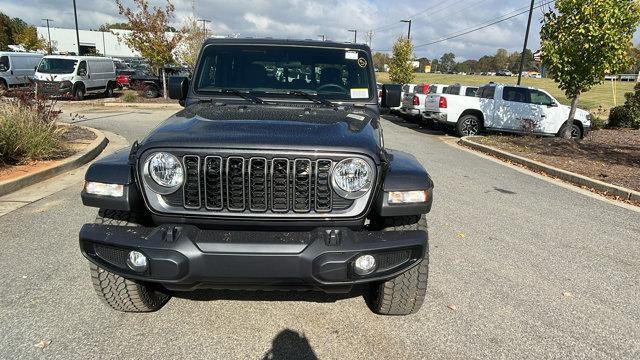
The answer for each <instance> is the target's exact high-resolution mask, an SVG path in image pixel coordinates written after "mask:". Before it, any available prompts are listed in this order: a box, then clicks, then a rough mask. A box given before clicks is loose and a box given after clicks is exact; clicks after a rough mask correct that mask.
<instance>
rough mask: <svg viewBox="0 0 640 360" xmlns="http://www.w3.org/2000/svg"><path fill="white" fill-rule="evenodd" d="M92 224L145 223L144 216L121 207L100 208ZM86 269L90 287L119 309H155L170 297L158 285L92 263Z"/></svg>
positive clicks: (127, 224)
mask: <svg viewBox="0 0 640 360" xmlns="http://www.w3.org/2000/svg"><path fill="white" fill-rule="evenodd" d="M95 223H96V224H102V225H117V226H130V227H136V226H140V224H141V223H144V215H143V214H140V213H134V212H129V211H122V210H110V209H100V210H99V211H98V216H97V217H96V220H95ZM89 271H90V272H91V280H92V282H93V288H94V289H95V291H96V293H97V294H98V296H99V297H100V298H101V299H102V300H103V301H104V302H105V303H107V305H109V306H110V307H112V308H113V309H115V310H118V311H124V312H149V311H156V310H158V309H160V308H161V307H162V306H163V305H164V304H165V303H166V302H167V301H169V299H170V298H171V296H170V295H168V294H166V293H164V292H163V289H162V288H161V287H160V286H158V285H154V284H150V283H143V282H140V281H137V280H129V279H126V278H124V277H122V276H120V275H117V274H114V273H112V272H110V271H108V270H105V269H103V268H101V267H99V266H97V265H95V264H90V265H89Z"/></svg>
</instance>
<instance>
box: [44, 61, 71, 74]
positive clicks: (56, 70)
mask: <svg viewBox="0 0 640 360" xmlns="http://www.w3.org/2000/svg"><path fill="white" fill-rule="evenodd" d="M77 63H78V60H72V59H57V58H43V59H42V61H41V62H40V65H38V72H40V73H44V74H71V73H73V71H74V70H75V68H76V64H77Z"/></svg>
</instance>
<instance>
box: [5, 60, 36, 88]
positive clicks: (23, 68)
mask: <svg viewBox="0 0 640 360" xmlns="http://www.w3.org/2000/svg"><path fill="white" fill-rule="evenodd" d="M43 56H44V55H42V54H36V53H21V52H5V51H0V90H3V89H8V88H12V87H17V86H25V85H28V84H30V83H31V82H32V80H33V77H34V75H35V67H36V66H38V63H39V62H40V60H41V59H42V57H43Z"/></svg>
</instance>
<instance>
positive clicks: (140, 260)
mask: <svg viewBox="0 0 640 360" xmlns="http://www.w3.org/2000/svg"><path fill="white" fill-rule="evenodd" d="M127 265H129V267H130V268H131V270H133V271H138V272H142V271H145V270H147V267H148V266H149V264H148V262H147V257H146V256H144V254H142V253H141V252H138V251H135V250H134V251H131V252H129V256H128V257H127Z"/></svg>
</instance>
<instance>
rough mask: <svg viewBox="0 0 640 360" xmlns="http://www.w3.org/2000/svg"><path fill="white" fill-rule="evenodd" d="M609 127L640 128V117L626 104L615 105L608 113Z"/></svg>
mask: <svg viewBox="0 0 640 360" xmlns="http://www.w3.org/2000/svg"><path fill="white" fill-rule="evenodd" d="M609 127H612V128H634V129H638V128H640V118H638V116H637V115H636V114H634V113H633V111H631V109H629V108H628V107H626V106H624V105H623V106H616V107H614V108H613V109H611V113H610V114H609Z"/></svg>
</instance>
